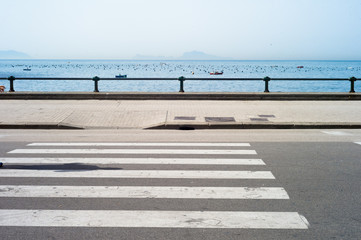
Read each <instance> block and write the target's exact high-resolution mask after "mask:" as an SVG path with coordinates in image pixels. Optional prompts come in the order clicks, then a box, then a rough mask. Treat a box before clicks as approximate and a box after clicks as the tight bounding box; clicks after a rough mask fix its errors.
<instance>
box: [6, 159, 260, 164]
mask: <svg viewBox="0 0 361 240" xmlns="http://www.w3.org/2000/svg"><path fill="white" fill-rule="evenodd" d="M0 162H6V163H7V164H9V163H22V164H26V163H31V164H70V163H82V164H201V165H266V164H265V163H264V162H263V161H262V159H242V158H238V159H237V158H0Z"/></svg>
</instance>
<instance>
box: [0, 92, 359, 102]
mask: <svg viewBox="0 0 361 240" xmlns="http://www.w3.org/2000/svg"><path fill="white" fill-rule="evenodd" d="M0 100H246V101H247V100H250V101H251V100H268V101H325V100H327V101H348V100H350V101H359V100H361V93H346V92H345V93H327V92H323V93H313V92H312V93H304V92H303V93H298V92H282V93H262V92H244V93H236V92H214V93H213V92H204V93H197V92H190V93H177V92H176V93H164V92H98V93H92V92H5V93H1V94H0Z"/></svg>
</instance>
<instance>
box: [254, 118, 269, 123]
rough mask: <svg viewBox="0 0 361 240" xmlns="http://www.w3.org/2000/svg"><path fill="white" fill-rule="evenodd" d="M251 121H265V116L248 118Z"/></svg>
mask: <svg viewBox="0 0 361 240" xmlns="http://www.w3.org/2000/svg"><path fill="white" fill-rule="evenodd" d="M250 119H251V121H259V122H267V121H268V119H267V118H250Z"/></svg>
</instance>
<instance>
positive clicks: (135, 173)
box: [0, 169, 275, 179]
mask: <svg viewBox="0 0 361 240" xmlns="http://www.w3.org/2000/svg"><path fill="white" fill-rule="evenodd" d="M0 177H34V178H37V177H49V178H51V177H53V178H56V177H60V178H61V177H64V178H184V179H186V178H197V179H275V177H274V176H273V174H272V173H271V172H270V171H195V170H186V171H179V170H71V169H70V170H61V169H59V170H23V169H14V170H13V169H1V171H0Z"/></svg>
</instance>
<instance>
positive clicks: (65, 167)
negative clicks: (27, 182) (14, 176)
mask: <svg viewBox="0 0 361 240" xmlns="http://www.w3.org/2000/svg"><path fill="white" fill-rule="evenodd" d="M3 168H6V169H23V170H57V172H62V171H66V172H69V171H93V170H121V169H123V168H117V167H99V166H97V165H88V164H81V163H68V164H48V165H43V164H42V165H8V164H6V165H4V167H3Z"/></svg>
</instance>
